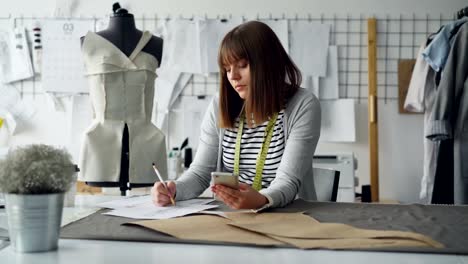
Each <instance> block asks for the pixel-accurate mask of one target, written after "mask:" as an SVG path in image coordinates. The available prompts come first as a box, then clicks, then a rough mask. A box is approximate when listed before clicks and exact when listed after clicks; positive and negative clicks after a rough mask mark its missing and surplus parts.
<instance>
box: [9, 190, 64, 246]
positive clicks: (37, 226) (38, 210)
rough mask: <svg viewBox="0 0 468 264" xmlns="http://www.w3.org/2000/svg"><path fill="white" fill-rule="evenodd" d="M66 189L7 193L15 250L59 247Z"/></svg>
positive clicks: (11, 238) (10, 227)
mask: <svg viewBox="0 0 468 264" xmlns="http://www.w3.org/2000/svg"><path fill="white" fill-rule="evenodd" d="M63 199H64V194H63V193H54V194H28V195H25V194H9V193H6V194H5V203H6V212H7V219H8V232H9V234H10V242H11V245H12V246H13V248H14V249H15V251H16V252H41V251H51V250H56V249H57V246H58V238H59V234H60V224H61V221H62V211H63Z"/></svg>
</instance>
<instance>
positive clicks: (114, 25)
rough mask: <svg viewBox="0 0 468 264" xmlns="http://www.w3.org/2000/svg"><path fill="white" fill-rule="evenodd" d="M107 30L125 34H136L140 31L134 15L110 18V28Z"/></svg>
mask: <svg viewBox="0 0 468 264" xmlns="http://www.w3.org/2000/svg"><path fill="white" fill-rule="evenodd" d="M107 30H110V31H113V32H125V33H126V34H132V33H133V34H135V32H137V31H139V30H138V29H137V28H136V26H135V19H134V18H133V15H132V14H126V15H125V16H119V15H117V16H111V17H110V18H109V26H108V27H107Z"/></svg>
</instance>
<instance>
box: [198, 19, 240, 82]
mask: <svg viewBox="0 0 468 264" xmlns="http://www.w3.org/2000/svg"><path fill="white" fill-rule="evenodd" d="M198 23H199V26H198V30H199V34H200V55H201V62H202V69H203V73H204V74H209V73H213V72H219V67H218V50H219V46H220V44H221V41H222V40H223V38H224V36H225V35H226V34H227V33H228V32H229V31H230V30H231V29H233V28H234V27H236V26H238V25H240V24H241V23H242V18H241V17H238V18H231V19H204V20H198Z"/></svg>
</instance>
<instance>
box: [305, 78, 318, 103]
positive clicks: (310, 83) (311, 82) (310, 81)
mask: <svg viewBox="0 0 468 264" xmlns="http://www.w3.org/2000/svg"><path fill="white" fill-rule="evenodd" d="M301 87H302V88H306V89H309V90H311V91H312V93H313V94H314V95H315V96H317V98H319V97H320V89H319V77H314V76H307V75H304V76H302V84H301Z"/></svg>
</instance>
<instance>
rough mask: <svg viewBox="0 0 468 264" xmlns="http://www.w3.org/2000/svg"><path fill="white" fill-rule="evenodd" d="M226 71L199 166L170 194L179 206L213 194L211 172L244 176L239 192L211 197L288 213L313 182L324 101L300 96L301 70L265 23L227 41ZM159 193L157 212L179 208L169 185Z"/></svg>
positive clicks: (224, 190) (240, 29)
mask: <svg viewBox="0 0 468 264" xmlns="http://www.w3.org/2000/svg"><path fill="white" fill-rule="evenodd" d="M218 64H219V67H220V93H219V98H216V97H215V98H214V99H213V101H212V102H211V104H210V106H209V108H208V110H207V113H206V115H205V117H204V120H203V123H202V125H201V136H200V143H199V145H198V150H197V153H196V156H195V159H194V161H193V163H192V164H191V166H190V168H189V169H188V170H187V172H185V173H184V174H183V175H182V176H181V178H179V179H178V180H177V181H175V182H173V181H170V182H168V184H167V185H168V188H169V191H170V193H171V194H175V198H176V200H186V199H190V198H195V197H197V196H198V195H200V194H201V193H202V192H203V191H204V190H205V189H206V188H208V187H209V185H210V174H211V172H213V171H226V172H233V173H235V174H237V175H239V181H240V185H239V189H238V190H236V189H232V188H229V187H227V186H223V185H214V186H212V187H211V190H212V191H213V192H214V193H215V195H216V196H217V197H218V198H219V199H220V200H222V201H223V202H224V203H225V204H227V205H228V206H230V207H231V208H233V209H263V208H267V207H280V206H285V205H286V204H288V203H290V202H291V201H292V200H293V199H294V198H295V197H296V195H298V194H300V192H301V191H303V189H304V188H302V186H301V184H302V183H303V181H304V179H305V177H312V157H313V154H314V151H315V147H316V146H317V141H318V139H319V136H320V122H321V119H320V116H321V114H320V104H319V101H318V100H317V98H316V97H315V96H314V95H313V94H312V93H311V92H309V91H307V90H304V89H302V88H299V85H300V83H301V74H300V72H299V70H298V69H297V67H296V66H295V65H294V63H293V62H292V61H291V59H290V58H289V56H288V54H287V53H286V51H285V50H284V48H283V46H282V45H281V43H280V41H279V39H278V37H277V36H276V35H275V33H274V32H273V31H272V30H271V29H270V28H269V27H268V26H267V25H265V24H263V23H261V22H258V21H250V22H246V23H244V24H242V25H239V26H237V27H236V28H234V29H233V30H231V31H230V32H229V33H227V35H226V36H225V37H224V39H223V41H222V43H221V47H220V50H219V54H218ZM247 117H248V118H247ZM239 124H242V125H241V126H239ZM236 142H240V143H239V144H237V146H236ZM261 149H263V152H265V153H264V154H263V155H262V154H261V153H260V152H261ZM236 152H238V153H239V154H238V155H237V157H238V158H236ZM262 163H263V165H262ZM312 182H313V181H312ZM309 187H310V186H309ZM309 190H310V188H309ZM152 193H153V202H154V203H155V204H156V205H158V206H165V205H168V204H170V203H171V202H170V199H169V198H170V197H169V194H168V193H167V192H166V190H165V188H164V187H163V186H162V184H161V183H159V182H157V183H155V185H154V187H153V189H152ZM311 195H312V196H315V191H314V189H313V187H312V194H309V197H310V196H311Z"/></svg>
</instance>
